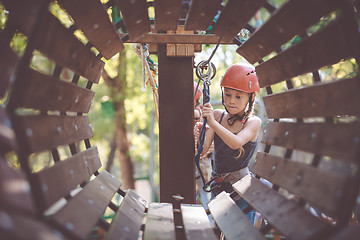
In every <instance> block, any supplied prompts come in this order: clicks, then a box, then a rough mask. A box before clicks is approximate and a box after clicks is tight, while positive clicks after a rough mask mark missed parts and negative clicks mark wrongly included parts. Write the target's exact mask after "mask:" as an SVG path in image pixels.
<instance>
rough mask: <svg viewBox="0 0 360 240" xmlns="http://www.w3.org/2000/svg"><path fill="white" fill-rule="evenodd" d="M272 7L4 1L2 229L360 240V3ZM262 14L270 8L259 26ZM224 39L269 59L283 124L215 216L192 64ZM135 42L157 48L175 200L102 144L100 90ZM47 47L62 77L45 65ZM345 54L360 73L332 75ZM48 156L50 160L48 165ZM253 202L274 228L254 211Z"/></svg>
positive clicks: (208, 0) (270, 96)
mask: <svg viewBox="0 0 360 240" xmlns="http://www.w3.org/2000/svg"><path fill="white" fill-rule="evenodd" d="M271 2H273V1H270V0H269V1H267V0H228V1H221V0H192V1H182V0H155V1H146V0H122V1H121V0H110V1H100V0H76V1H74V0H57V1H56V2H53V1H50V0H0V11H1V15H2V16H4V17H5V18H6V19H5V21H4V22H3V23H2V25H1V26H2V28H1V30H0V31H1V32H0V49H1V51H0V52H1V54H0V100H1V105H0V238H1V239H36V240H39V239H46V240H48V239H91V238H92V236H93V233H94V231H96V233H97V235H98V236H100V238H101V239H157V240H158V239H178V240H180V239H181V240H182V239H196V240H199V239H207V240H209V239H218V238H219V237H218V236H219V234H220V233H222V234H223V235H224V236H225V238H226V239H234V240H235V239H236V240H238V239H246V240H248V239H269V238H273V239H280V238H281V239H296V240H297V239H299V240H300V239H301V240H304V239H332V240H336V239H359V236H360V227H359V223H358V222H357V223H354V221H352V219H355V218H354V217H353V216H355V217H359V216H358V214H357V211H359V207H360V206H359V205H360V196H359V187H360V161H359V159H360V121H359V116H360V108H359V106H360V94H359V92H360V77H359V73H358V65H359V60H360V58H359V54H360V41H359V40H360V39H359V30H358V29H359V26H358V22H359V11H360V1H359V0H352V1H347V0H288V1H284V3H283V4H281V5H280V6H273V5H272V4H271ZM54 4H58V5H59V6H60V7H61V9H62V10H64V11H65V12H66V13H67V14H68V15H69V16H70V18H69V19H71V21H72V25H71V26H68V25H66V24H63V23H62V22H61V20H60V19H59V18H58V17H57V16H56V14H55V15H54V14H53V13H52V12H51V9H52V8H51V6H54ZM259 10H260V11H262V12H263V13H266V15H267V16H268V17H266V19H264V23H263V24H262V25H261V26H259V27H255V26H254V24H253V23H254V20H253V17H254V15H255V14H256V13H257V12H258V11H259ZM109 13H113V15H114V16H119V18H114V19H113V18H111V17H109ZM153 15H154V17H152V16H153ZM150 16H151V17H150ZM243 29H247V30H248V31H249V32H250V34H249V38H248V39H242V38H241V36H240V34H239V33H240V31H242V30H243ZM78 31H80V32H81V33H83V35H84V38H85V39H86V40H85V41H84V39H82V40H79V39H78V38H77V37H76V36H75V35H76V34H74V33H75V32H78ZM18 34H21V35H22V36H23V38H24V39H26V48H25V50H24V51H23V52H21V53H19V52H16V51H15V50H14V48H13V43H12V42H13V38H14V36H17V35H18ZM219 38H221V41H220V44H233V45H236V46H237V50H236V52H237V53H238V54H240V55H241V56H243V57H244V58H245V59H246V60H247V61H248V62H250V63H251V64H254V66H255V67H256V72H257V75H258V77H259V81H260V86H261V88H262V93H263V94H262V95H264V96H263V97H262V98H263V102H264V105H265V109H266V116H267V118H268V119H267V120H266V121H265V122H264V129H263V132H262V133H261V134H260V135H261V140H260V141H261V146H260V148H259V150H258V152H257V154H256V158H255V160H254V163H253V164H252V165H251V166H250V169H251V171H252V172H253V174H254V176H250V175H247V176H246V177H244V178H242V179H241V180H239V181H238V182H236V183H235V184H233V189H234V191H233V193H232V194H226V193H225V192H223V193H221V194H219V195H218V196H217V197H216V198H214V199H212V200H211V201H210V203H209V204H208V210H207V211H205V208H204V207H203V206H201V205H197V204H195V180H194V174H195V169H194V152H195V150H194V139H193V97H194V96H193V75H194V74H193V59H194V52H199V51H201V45H202V44H216V43H217V42H218V41H219ZM126 43H144V44H145V43H146V44H150V45H149V46H150V50H151V52H152V53H153V54H157V55H158V60H159V75H158V76H159V90H160V91H159V95H160V96H159V99H160V100H159V108H160V116H159V122H160V125H159V139H160V140H159V144H160V202H150V203H147V202H145V201H144V200H143V199H142V198H141V196H139V195H138V194H137V193H135V191H133V190H126V191H124V190H123V189H122V188H121V182H120V181H119V180H118V179H116V178H115V177H114V176H112V175H111V174H110V173H108V172H107V171H104V170H101V160H100V156H99V152H98V148H97V147H96V146H93V145H92V144H91V142H90V139H91V138H92V136H93V130H92V128H91V123H90V120H89V117H88V115H87V114H88V113H89V111H90V107H91V103H92V100H93V98H94V95H95V92H94V91H93V90H91V88H92V86H93V85H94V84H99V80H100V77H101V75H102V72H103V71H104V65H105V63H104V62H105V60H108V59H110V58H112V57H113V56H114V55H115V54H117V53H119V52H121V51H122V50H123V49H124V44H126ZM39 54H41V55H42V56H43V57H46V58H47V59H48V60H50V61H51V63H52V64H53V67H52V70H51V73H46V72H44V71H42V70H41V69H40V68H38V67H37V66H34V65H33V62H34V61H33V58H34V57H36V56H37V55H39ZM342 64H347V66H350V67H352V69H353V70H352V71H350V74H348V75H345V74H341V73H339V74H338V75H336V76H331V77H327V75H326V72H329V71H330V70H334V69H339V65H342ZM64 72H67V74H68V75H70V78H64V77H63V75H64ZM174 72H181V74H174ZM302 78H306V79H307V80H306V81H303V82H301V84H299V81H301V79H302ZM299 79H300V80H299ZM174 96H181V97H174ZM174 125H176V126H177V127H176V128H175V129H174V127H173V126H174ZM178 146H182V147H181V148H179V147H178ZM64 149H69V150H70V151H69V153H70V154H69V156H66V154H63V151H64ZM35 158H38V159H45V160H44V161H43V166H41V167H40V168H38V167H37V168H34V167H33V165H32V161H33V159H35ZM174 195H177V196H181V201H179V199H180V198H174V197H173V196H174ZM239 197H242V198H244V199H245V200H246V201H247V202H248V203H249V207H248V208H247V209H245V210H244V211H243V210H241V209H240V208H238V207H237V206H236V205H235V202H234V201H235V200H236V199H238V198H239ZM115 198H120V199H121V202H120V204H119V205H118V204H115V203H114V199H115ZM252 209H253V210H255V211H256V212H257V216H258V217H259V216H261V218H262V219H263V221H262V224H261V225H256V226H254V225H253V224H252V223H251V222H250V221H249V220H248V219H247V217H246V215H245V213H246V212H247V211H249V210H252ZM105 211H113V212H114V218H113V219H112V220H111V221H110V220H104V219H103V218H102V217H103V214H104V212H105ZM210 219H211V220H213V221H214V222H215V223H216V225H215V226H214V225H212V222H213V221H210ZM351 221H352V224H350V222H351Z"/></svg>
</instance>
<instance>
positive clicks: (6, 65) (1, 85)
mask: <svg viewBox="0 0 360 240" xmlns="http://www.w3.org/2000/svg"><path fill="white" fill-rule="evenodd" d="M0 42H1V41H0ZM0 52H1V55H0V65H1V68H0V98H3V97H4V96H5V93H6V92H7V90H8V89H9V86H10V82H12V81H13V80H14V74H15V69H16V67H17V64H18V61H19V57H18V56H17V55H16V53H14V52H13V51H12V49H11V48H10V47H9V46H4V45H2V44H1V45H0Z"/></svg>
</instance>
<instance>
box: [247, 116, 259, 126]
mask: <svg viewBox="0 0 360 240" xmlns="http://www.w3.org/2000/svg"><path fill="white" fill-rule="evenodd" d="M247 125H252V126H256V127H258V128H260V126H261V119H260V118H259V117H258V116H251V117H249V119H248V120H247Z"/></svg>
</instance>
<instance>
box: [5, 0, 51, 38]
mask: <svg viewBox="0 0 360 240" xmlns="http://www.w3.org/2000/svg"><path fill="white" fill-rule="evenodd" d="M1 2H2V4H3V5H4V7H5V8H6V9H7V10H8V11H9V12H10V13H11V14H10V15H9V23H10V24H11V25H12V26H13V27H15V28H16V29H17V30H19V31H20V32H22V33H24V34H25V35H27V36H29V35H30V33H31V31H32V28H33V27H34V24H35V21H36V19H37V17H38V11H39V10H40V8H41V7H42V6H45V4H48V3H49V2H50V1H49V0H31V1H29V0H2V1H1ZM19 6H21V7H19Z"/></svg>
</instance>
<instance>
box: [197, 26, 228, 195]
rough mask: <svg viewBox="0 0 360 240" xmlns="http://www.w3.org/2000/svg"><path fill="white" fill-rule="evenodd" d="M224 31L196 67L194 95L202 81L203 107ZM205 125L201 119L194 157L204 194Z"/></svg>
mask: <svg viewBox="0 0 360 240" xmlns="http://www.w3.org/2000/svg"><path fill="white" fill-rule="evenodd" d="M225 32H226V31H225V29H223V31H222V33H221V35H220V37H219V39H218V42H217V44H216V46H215V48H214V49H213V51H212V53H211V55H210V57H209V58H208V59H207V60H203V61H201V62H200V63H199V64H198V65H197V66H196V76H197V77H198V78H199V81H198V83H197V85H196V90H195V93H196V92H197V90H198V88H199V83H200V81H203V105H205V103H207V102H210V85H211V80H212V79H213V78H214V77H215V74H216V68H215V65H214V64H213V63H212V62H210V61H211V59H212V57H213V56H214V55H215V52H216V50H217V49H218V47H219V45H220V42H221V40H222V38H223V36H224V34H225ZM205 69H207V72H206V73H204V70H205ZM206 123H207V119H206V118H204V119H203V125H202V127H201V130H200V135H199V146H198V149H197V154H196V155H195V165H196V167H197V169H198V170H199V173H200V177H201V179H202V181H203V184H204V185H203V190H204V191H205V192H211V189H210V190H209V189H207V187H208V186H209V185H210V183H207V182H206V180H205V177H204V174H203V172H202V170H201V168H200V157H201V154H202V152H203V150H204V141H205V134H206Z"/></svg>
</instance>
